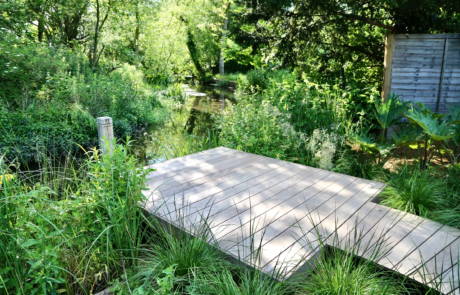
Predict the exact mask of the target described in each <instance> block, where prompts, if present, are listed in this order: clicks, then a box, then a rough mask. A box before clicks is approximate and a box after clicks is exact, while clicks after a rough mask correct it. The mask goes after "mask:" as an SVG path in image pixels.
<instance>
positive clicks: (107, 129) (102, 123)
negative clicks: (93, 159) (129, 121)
mask: <svg viewBox="0 0 460 295" xmlns="http://www.w3.org/2000/svg"><path fill="white" fill-rule="evenodd" d="M97 136H98V137H99V148H100V149H101V151H102V153H103V154H105V153H107V152H111V151H112V150H113V139H114V137H113V122H112V118H110V117H99V118H97ZM105 140H107V141H108V143H109V150H107V147H106V145H105Z"/></svg>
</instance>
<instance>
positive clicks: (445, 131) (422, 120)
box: [406, 110, 454, 141]
mask: <svg viewBox="0 0 460 295" xmlns="http://www.w3.org/2000/svg"><path fill="white" fill-rule="evenodd" d="M406 117H407V118H408V119H410V120H412V121H413V122H415V123H416V124H417V125H419V126H420V127H422V129H423V130H424V131H425V133H426V134H428V135H429V136H430V138H431V139H432V140H434V141H443V140H448V139H450V138H452V137H453V136H454V134H453V132H452V130H451V128H450V127H449V125H448V124H447V122H446V121H442V122H441V123H440V121H439V119H437V118H436V117H435V115H434V114H424V113H422V112H420V111H416V110H414V111H410V112H409V113H408V114H406Z"/></svg>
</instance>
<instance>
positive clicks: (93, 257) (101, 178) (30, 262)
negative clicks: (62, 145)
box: [0, 145, 149, 294]
mask: <svg viewBox="0 0 460 295" xmlns="http://www.w3.org/2000/svg"><path fill="white" fill-rule="evenodd" d="M55 163H56V162H55V161H54V160H53V161H48V160H46V161H45V159H44V160H43V162H42V165H41V167H42V170H40V171H38V172H35V173H34V172H21V173H18V174H17V175H16V177H15V181H9V182H5V183H4V184H3V186H2V187H0V216H1V218H0V269H1V272H0V276H1V279H2V281H3V283H0V286H2V288H3V290H1V288H0V292H2V293H3V292H4V290H5V288H6V292H7V293H8V292H9V294H13V293H14V294H55V293H67V294H88V293H89V292H90V290H93V291H95V290H98V289H99V288H100V287H101V286H102V287H104V286H105V285H107V281H108V280H110V279H111V278H113V277H117V276H118V275H119V274H120V272H121V267H120V264H119V262H120V259H124V257H130V258H134V257H136V256H137V252H138V251H139V246H140V242H141V240H142V237H143V228H142V226H141V221H142V220H143V216H142V211H141V209H140V207H139V206H138V204H139V202H141V201H143V199H144V197H143V195H142V194H141V190H142V189H143V187H144V183H145V181H146V174H147V173H149V171H146V170H144V169H142V168H138V167H137V164H136V160H135V159H134V158H133V157H132V156H129V155H128V152H127V150H126V149H125V148H124V147H122V146H117V145H115V148H114V150H113V152H112V154H105V155H102V156H101V155H99V154H98V152H97V151H96V150H94V151H92V153H89V154H88V159H87V160H86V161H85V162H83V163H82V165H81V166H79V168H77V167H76V166H74V165H73V162H72V161H69V162H67V163H66V165H64V166H57V167H56V166H55ZM6 167H7V166H6V165H3V162H2V163H1V165H0V168H1V174H6V173H7V171H8V170H6ZM129 261H132V260H129Z"/></svg>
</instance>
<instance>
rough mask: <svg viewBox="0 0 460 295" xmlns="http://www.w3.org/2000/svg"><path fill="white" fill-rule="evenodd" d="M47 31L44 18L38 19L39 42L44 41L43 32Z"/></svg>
mask: <svg viewBox="0 0 460 295" xmlns="http://www.w3.org/2000/svg"><path fill="white" fill-rule="evenodd" d="M44 33H45V25H44V23H43V20H42V19H39V20H38V42H40V43H41V42H42V41H43V34H44Z"/></svg>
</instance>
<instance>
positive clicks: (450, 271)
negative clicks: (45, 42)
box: [144, 147, 460, 294]
mask: <svg viewBox="0 0 460 295" xmlns="http://www.w3.org/2000/svg"><path fill="white" fill-rule="evenodd" d="M149 167H151V168H155V169H157V171H155V172H152V173H151V174H149V177H151V180H150V181H149V182H148V188H149V190H148V191H145V192H144V194H145V195H146V196H147V198H148V202H147V203H146V204H145V209H146V210H148V211H150V212H152V213H153V214H155V215H156V216H157V217H158V218H160V219H162V220H164V221H166V222H168V223H170V224H172V225H174V226H176V227H179V228H182V229H184V230H189V229H190V228H191V227H193V226H195V227H198V226H199V225H202V223H203V220H204V219H206V218H208V219H209V220H210V221H211V222H212V223H211V226H210V228H211V231H212V233H213V235H214V237H215V239H216V240H217V241H218V243H219V245H220V247H221V248H222V249H223V250H224V252H226V253H227V254H229V255H231V256H233V257H235V258H238V257H241V258H243V260H244V262H245V263H246V264H248V265H251V266H254V267H259V268H261V270H262V271H264V272H265V273H267V274H273V271H276V270H278V271H280V270H281V271H282V272H283V276H284V278H289V277H290V276H291V275H292V274H294V273H296V272H301V271H303V270H304V269H305V267H307V266H309V265H311V264H310V263H309V262H311V260H312V259H314V257H315V254H317V253H318V251H319V250H320V247H319V241H318V236H319V235H320V236H321V240H322V241H325V242H326V244H328V245H330V246H333V247H340V248H342V249H349V247H350V245H358V244H359V245H360V247H359V249H358V250H357V254H358V255H359V256H361V257H370V255H371V254H370V253H371V252H372V249H375V248H377V247H378V246H380V245H382V237H383V238H384V244H385V248H384V250H383V251H382V252H381V253H382V257H381V259H379V260H378V261H377V263H379V264H380V265H382V266H384V267H387V268H389V269H392V270H395V271H398V272H399V273H401V274H404V275H407V276H409V277H411V278H413V279H415V280H417V281H419V282H422V283H425V284H430V285H432V286H433V287H435V288H436V289H438V290H440V291H441V292H443V293H445V294H460V292H459V289H458V286H459V279H458V278H459V273H460V267H459V252H460V231H459V230H457V229H453V228H450V227H447V226H443V225H441V224H439V223H436V222H433V221H430V220H427V219H423V218H420V217H417V216H414V215H412V214H407V213H404V212H401V211H398V210H394V209H390V208H388V207H385V206H382V205H379V204H376V203H373V202H371V200H372V199H373V198H375V196H376V195H377V194H378V193H379V192H380V191H381V190H382V189H384V184H382V183H378V182H374V181H369V180H365V179H360V178H356V177H352V176H347V175H343V174H339V173H333V172H330V171H325V170H321V169H316V168H312V167H307V166H303V165H299V164H294V163H289V162H285V161H281V160H276V159H271V158H267V157H263V156H258V155H253V154H249V153H245V152H241V151H235V150H232V149H229V148H222V147H220V148H215V149H212V150H208V151H205V152H202V153H198V154H193V155H188V156H185V157H181V158H177V159H172V160H169V161H166V162H163V163H159V164H155V165H152V166H149ZM189 231H190V230H189ZM356 233H358V235H356ZM357 239H359V240H360V242H358V241H357ZM254 248H260V249H262V251H261V252H260V253H261V255H260V256H256V255H254V252H251V251H254ZM251 249H252V250H251Z"/></svg>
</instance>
